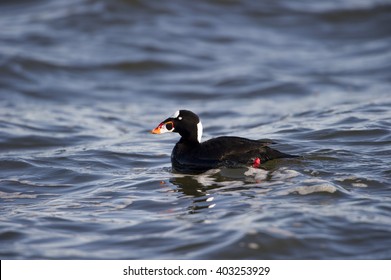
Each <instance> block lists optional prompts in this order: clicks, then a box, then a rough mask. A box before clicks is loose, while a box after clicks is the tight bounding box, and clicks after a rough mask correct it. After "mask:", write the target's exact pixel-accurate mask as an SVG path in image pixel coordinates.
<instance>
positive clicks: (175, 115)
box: [171, 111, 179, 119]
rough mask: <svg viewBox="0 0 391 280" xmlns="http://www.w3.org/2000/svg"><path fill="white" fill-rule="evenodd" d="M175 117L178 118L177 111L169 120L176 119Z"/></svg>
mask: <svg viewBox="0 0 391 280" xmlns="http://www.w3.org/2000/svg"><path fill="white" fill-rule="evenodd" d="M177 117H179V111H176V112H175V113H174V114H173V115H172V116H171V118H173V119H176V118H177Z"/></svg>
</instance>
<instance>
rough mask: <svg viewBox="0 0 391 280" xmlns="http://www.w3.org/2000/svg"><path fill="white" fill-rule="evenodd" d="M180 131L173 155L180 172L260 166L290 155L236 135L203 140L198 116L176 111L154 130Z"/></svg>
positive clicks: (173, 165)
mask: <svg viewBox="0 0 391 280" xmlns="http://www.w3.org/2000/svg"><path fill="white" fill-rule="evenodd" d="M165 132H178V133H179V134H180V135H181V136H182V137H181V139H180V140H179V142H178V143H177V144H176V145H175V147H174V149H173V151H172V154H171V164H172V168H173V169H174V170H175V171H177V172H180V173H202V172H205V171H207V170H209V169H213V168H219V167H243V166H253V167H259V165H260V164H262V163H264V162H266V161H268V160H272V159H277V158H291V157H296V156H293V155H289V154H285V153H282V152H279V151H277V150H274V149H272V148H270V147H269V146H268V145H269V144H271V143H270V142H265V141H261V140H251V139H247V138H242V137H236V136H222V137H217V138H212V139H210V140H207V141H205V142H201V141H200V140H201V136H202V124H201V122H200V120H199V118H198V116H197V115H195V114H194V113H193V112H190V111H187V110H180V111H177V112H176V113H175V114H174V115H173V116H172V117H170V118H168V119H166V120H165V121H163V122H162V123H160V124H159V126H157V127H156V128H155V129H154V130H152V133H154V134H160V133H165Z"/></svg>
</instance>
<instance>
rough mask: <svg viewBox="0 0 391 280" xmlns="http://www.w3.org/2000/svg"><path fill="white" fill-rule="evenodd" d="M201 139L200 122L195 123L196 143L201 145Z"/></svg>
mask: <svg viewBox="0 0 391 280" xmlns="http://www.w3.org/2000/svg"><path fill="white" fill-rule="evenodd" d="M201 138H202V123H201V121H200V122H199V123H197V140H198V143H201Z"/></svg>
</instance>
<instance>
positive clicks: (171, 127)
mask: <svg viewBox="0 0 391 280" xmlns="http://www.w3.org/2000/svg"><path fill="white" fill-rule="evenodd" d="M173 127H174V124H173V123H172V122H168V123H166V129H167V130H171V129H173Z"/></svg>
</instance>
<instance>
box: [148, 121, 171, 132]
mask: <svg viewBox="0 0 391 280" xmlns="http://www.w3.org/2000/svg"><path fill="white" fill-rule="evenodd" d="M173 131H174V123H173V122H172V121H166V122H162V123H160V124H159V125H158V126H157V127H156V128H154V129H152V131H151V133H152V134H162V133H167V132H173Z"/></svg>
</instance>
